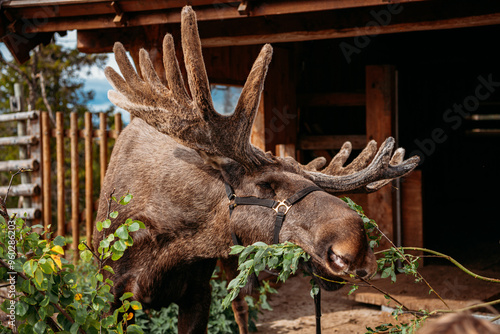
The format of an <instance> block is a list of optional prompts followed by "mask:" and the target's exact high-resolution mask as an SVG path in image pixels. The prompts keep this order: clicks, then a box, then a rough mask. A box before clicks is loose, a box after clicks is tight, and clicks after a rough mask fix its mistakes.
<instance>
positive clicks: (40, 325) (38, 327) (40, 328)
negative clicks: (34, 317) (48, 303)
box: [33, 320, 47, 334]
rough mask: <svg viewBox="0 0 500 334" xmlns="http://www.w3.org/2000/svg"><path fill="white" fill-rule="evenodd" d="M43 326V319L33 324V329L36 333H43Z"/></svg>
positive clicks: (44, 326)
mask: <svg viewBox="0 0 500 334" xmlns="http://www.w3.org/2000/svg"><path fill="white" fill-rule="evenodd" d="M45 328H47V324H46V323H45V321H43V320H41V321H39V322H37V323H36V324H35V326H33V331H34V332H35V333H37V334H43V332H45Z"/></svg>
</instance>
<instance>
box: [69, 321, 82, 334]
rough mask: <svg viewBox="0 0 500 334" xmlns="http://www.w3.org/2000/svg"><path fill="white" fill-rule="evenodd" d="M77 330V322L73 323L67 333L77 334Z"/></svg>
mask: <svg viewBox="0 0 500 334" xmlns="http://www.w3.org/2000/svg"><path fill="white" fill-rule="evenodd" d="M79 328H80V324H79V323H77V322H75V323H74V324H73V325H71V328H70V330H69V332H70V333H71V334H77V333H78V329H79Z"/></svg>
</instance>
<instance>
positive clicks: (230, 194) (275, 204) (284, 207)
mask: <svg viewBox="0 0 500 334" xmlns="http://www.w3.org/2000/svg"><path fill="white" fill-rule="evenodd" d="M225 187H226V195H227V198H229V200H230V201H233V202H232V203H231V204H229V217H231V216H232V214H233V211H234V208H236V207H237V206H239V205H259V206H264V207H266V208H270V209H273V210H274V211H275V212H276V219H275V221H274V237H273V243H275V244H278V243H279V235H280V231H281V227H282V226H283V221H284V220H285V216H286V214H287V213H288V211H289V210H290V208H291V207H292V205H294V204H296V203H298V202H300V201H301V200H302V199H304V198H305V197H306V196H307V195H309V194H310V193H312V192H314V191H324V190H323V189H321V188H320V187H318V186H310V187H307V188H304V189H302V190H299V191H297V192H296V193H295V194H293V195H292V196H290V197H289V198H288V199H285V200H283V201H275V200H272V199H267V198H258V197H255V196H248V197H238V196H236V194H235V193H234V190H233V188H232V187H231V186H230V185H229V184H227V183H225ZM231 237H232V238H233V243H234V244H235V245H240V244H241V243H240V241H239V239H238V236H237V235H236V233H235V232H234V230H233V231H231ZM314 304H315V313H316V333H317V334H320V333H321V320H320V319H321V289H320V290H319V291H318V294H317V295H316V296H314Z"/></svg>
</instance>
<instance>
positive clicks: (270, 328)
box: [257, 266, 500, 334]
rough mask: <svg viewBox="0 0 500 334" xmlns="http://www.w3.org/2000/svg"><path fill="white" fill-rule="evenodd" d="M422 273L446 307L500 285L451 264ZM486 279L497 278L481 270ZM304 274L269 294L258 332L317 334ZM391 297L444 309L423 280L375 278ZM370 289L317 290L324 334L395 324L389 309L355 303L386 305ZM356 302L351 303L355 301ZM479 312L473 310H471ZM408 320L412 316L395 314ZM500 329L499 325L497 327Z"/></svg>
mask: <svg viewBox="0 0 500 334" xmlns="http://www.w3.org/2000/svg"><path fill="white" fill-rule="evenodd" d="M421 272H422V274H423V275H424V276H425V277H427V278H428V279H429V281H430V282H432V286H433V288H435V289H436V291H441V292H442V294H443V298H444V299H445V300H446V302H447V303H448V305H449V306H450V308H452V309H460V308H462V307H466V306H469V305H474V304H477V303H480V302H482V301H490V300H494V299H498V298H499V297H498V296H500V286H498V284H495V283H485V282H483V281H480V280H475V279H473V278H472V277H471V276H468V275H466V274H464V273H463V272H462V271H461V270H459V269H458V268H455V267H442V266H427V267H424V268H423V269H422V270H421ZM481 274H490V275H485V276H487V277H496V276H497V275H498V274H497V272H481ZM309 279H310V278H309V277H302V275H297V276H294V277H292V278H290V279H289V280H288V281H287V282H286V283H284V284H283V285H281V286H280V287H279V288H278V291H279V293H278V294H273V295H271V296H270V298H269V304H270V305H271V306H272V307H273V311H265V313H264V314H261V315H260V316H259V321H258V324H257V328H258V330H259V333H263V334H271V333H273V334H275V333H297V334H314V333H316V326H315V321H316V320H315V314H314V302H313V299H312V298H311V297H310V294H309V290H310V285H309ZM374 284H376V285H377V286H378V287H382V288H383V289H384V290H385V291H388V292H389V293H391V295H393V296H395V297H397V298H398V299H399V300H400V301H402V302H403V303H404V304H405V305H408V306H409V307H410V308H412V309H420V308H425V309H427V310H435V309H443V308H445V307H444V306H443V304H441V302H440V301H439V300H438V299H437V298H436V297H435V296H434V295H429V293H428V288H427V287H426V286H425V285H423V284H417V285H416V284H415V283H414V280H413V279H412V278H411V277H410V276H406V275H398V282H397V284H391V283H390V280H388V279H385V280H379V281H375V282H374ZM373 291H374V290H373V289H370V288H360V289H359V290H358V291H357V292H356V293H355V296H351V297H348V296H347V293H348V292H349V289H347V288H343V289H340V290H339V291H335V292H327V291H323V292H322V296H321V297H322V298H321V304H322V305H321V306H322V308H321V309H322V317H321V328H322V332H323V333H342V334H359V333H361V334H363V333H366V332H367V330H366V327H372V328H375V327H377V326H379V325H381V324H383V323H393V324H395V323H397V321H396V320H395V319H394V318H393V317H392V316H391V314H390V313H389V312H390V311H382V310H381V306H375V305H372V304H367V303H363V302H359V301H368V300H369V301H370V303H374V304H378V305H386V304H388V301H387V300H386V299H385V298H384V297H383V295H382V294H380V293H379V292H376V291H375V292H373ZM355 299H356V300H358V301H356V300H355ZM478 311H480V312H481V313H482V312H487V313H482V314H483V315H490V316H491V315H498V313H499V312H500V310H498V309H494V308H490V309H489V310H486V309H482V310H478ZM476 313H478V312H476ZM399 319H400V320H401V321H403V322H409V320H410V319H412V316H411V315H408V314H406V315H403V316H400V318H399ZM499 333H500V327H499Z"/></svg>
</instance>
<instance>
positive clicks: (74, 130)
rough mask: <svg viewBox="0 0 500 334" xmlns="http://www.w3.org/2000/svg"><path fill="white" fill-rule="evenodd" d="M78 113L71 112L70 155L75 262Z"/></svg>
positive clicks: (78, 239) (77, 212)
mask: <svg viewBox="0 0 500 334" xmlns="http://www.w3.org/2000/svg"><path fill="white" fill-rule="evenodd" d="M77 116H78V115H77V113H75V112H72V113H71V114H70V132H69V136H70V151H71V153H70V155H71V230H72V232H71V233H72V236H73V245H72V248H73V263H74V264H76V262H77V261H78V257H79V256H78V244H79V243H80V233H79V220H80V216H79V213H80V212H79V210H80V209H79V203H78V195H79V182H78V118H77Z"/></svg>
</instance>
